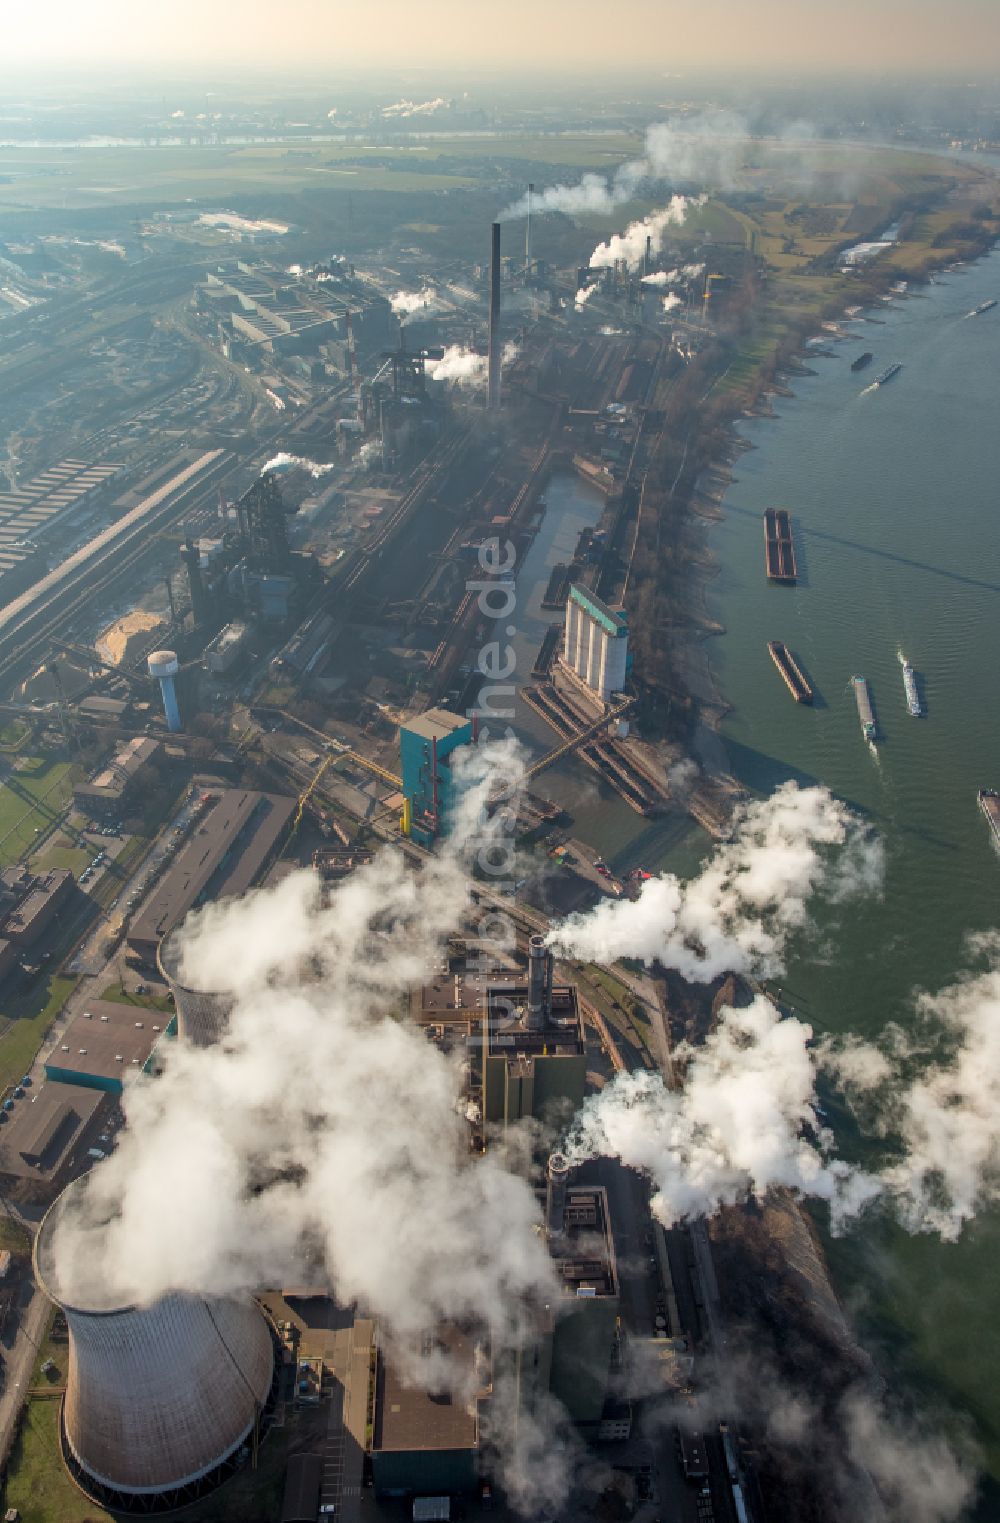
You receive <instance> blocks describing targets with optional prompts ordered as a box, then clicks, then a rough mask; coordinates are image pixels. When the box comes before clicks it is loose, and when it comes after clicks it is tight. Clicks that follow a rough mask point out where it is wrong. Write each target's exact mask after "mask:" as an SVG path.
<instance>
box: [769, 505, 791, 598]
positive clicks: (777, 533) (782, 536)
mask: <svg viewBox="0 0 1000 1523" xmlns="http://www.w3.org/2000/svg"><path fill="white" fill-rule="evenodd" d="M764 567H765V570H766V571H767V579H768V581H769V582H786V583H792V582H794V581H795V578H796V576H797V574H798V573H797V570H796V566H795V546H794V545H793V544H792V526H791V524H790V523H789V520H788V513H787V512H786V510H785V509H784V508H768V509H767V511H766V512H765V514H764Z"/></svg>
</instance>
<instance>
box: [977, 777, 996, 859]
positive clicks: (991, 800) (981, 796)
mask: <svg viewBox="0 0 1000 1523" xmlns="http://www.w3.org/2000/svg"><path fill="white" fill-rule="evenodd" d="M976 798H977V799H978V800H979V807H980V809H981V810H982V811H983V813H984V814H985V816H986V818H987V820H988V822H989V827H990V829H991V830H992V832H993V839H994V841H995V842H996V843H997V845H998V846H1000V793H998V792H997V790H996V789H995V788H980V790H979V792H978V793H977V794H976Z"/></svg>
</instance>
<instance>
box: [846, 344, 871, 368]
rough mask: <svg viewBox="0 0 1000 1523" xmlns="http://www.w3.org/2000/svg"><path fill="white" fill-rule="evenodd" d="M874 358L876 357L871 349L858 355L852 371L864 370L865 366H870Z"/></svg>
mask: <svg viewBox="0 0 1000 1523" xmlns="http://www.w3.org/2000/svg"><path fill="white" fill-rule="evenodd" d="M874 358H875V356H874V355H873V354H872V352H871V350H870V349H866V350H865V352H864V354H859V355H858V357H857V359H856V360H855V361H854V363H853V364H852V366H851V369H852V370H864V368H865V366H866V365H870V364H871V362H872V360H873V359H874Z"/></svg>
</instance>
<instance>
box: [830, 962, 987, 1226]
mask: <svg viewBox="0 0 1000 1523" xmlns="http://www.w3.org/2000/svg"><path fill="white" fill-rule="evenodd" d="M971 951H972V953H973V955H974V956H976V957H979V958H981V959H984V960H985V963H986V966H985V969H984V970H981V971H979V972H970V973H967V974H965V975H964V976H963V977H961V978H959V979H958V980H957V981H956V982H955V983H953V984H951V985H949V986H948V987H947V988H945V989H943V990H942V991H941V992H940V993H938V994H921V995H920V996H919V997H918V1000H917V1010H916V1015H917V1019H916V1023H915V1026H914V1027H913V1029H912V1030H910V1031H908V1032H907V1033H903V1032H902V1031H901V1030H900V1029H898V1028H895V1027H893V1028H890V1030H889V1031H888V1033H887V1034H886V1037H885V1039H884V1042H883V1044H882V1046H881V1047H875V1046H872V1045H871V1044H869V1043H863V1042H858V1041H856V1040H854V1039H851V1038H846V1039H839V1040H838V1039H831V1040H829V1041H827V1042H825V1043H824V1044H823V1049H822V1050H823V1062H824V1065H825V1066H826V1067H827V1068H828V1069H829V1070H830V1071H831V1073H832V1074H833V1076H834V1077H835V1078H836V1080H837V1081H838V1083H839V1084H840V1086H841V1087H842V1089H843V1090H844V1092H845V1094H846V1095H847V1097H848V1099H849V1100H851V1102H852V1103H853V1104H854V1106H855V1108H856V1109H857V1110H858V1113H859V1116H860V1117H861V1119H862V1120H863V1121H864V1122H866V1123H867V1124H868V1125H869V1126H872V1127H874V1128H876V1129H877V1130H878V1131H879V1132H881V1133H882V1134H883V1135H887V1136H889V1137H890V1138H892V1139H893V1140H894V1141H895V1140H897V1139H898V1141H899V1142H900V1143H901V1144H902V1152H901V1156H900V1157H899V1159H898V1161H896V1162H892V1163H890V1164H889V1165H888V1166H887V1167H886V1169H885V1171H884V1176H883V1177H884V1180H885V1184H886V1187H887V1189H888V1190H889V1191H890V1192H891V1193H892V1194H893V1195H894V1196H895V1197H896V1199H897V1202H898V1209H899V1212H900V1214H901V1216H902V1218H903V1221H904V1223H905V1225H906V1226H907V1227H908V1228H909V1230H910V1231H918V1232H923V1231H930V1232H937V1233H939V1234H940V1235H941V1236H942V1237H944V1238H947V1239H949V1240H953V1239H955V1238H957V1237H958V1236H959V1234H960V1233H961V1230H962V1227H963V1225H964V1224H965V1223H966V1222H967V1221H969V1220H970V1219H971V1218H972V1217H973V1216H975V1214H976V1212H977V1211H978V1210H979V1209H980V1208H981V1207H983V1206H984V1205H987V1204H992V1203H994V1202H996V1201H997V1200H998V1199H1000V934H998V933H994V934H992V935H990V936H981V937H976V938H973V939H972V942H971Z"/></svg>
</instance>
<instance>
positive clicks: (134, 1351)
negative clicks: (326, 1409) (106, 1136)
mask: <svg viewBox="0 0 1000 1523" xmlns="http://www.w3.org/2000/svg"><path fill="white" fill-rule="evenodd" d="M81 1187H84V1188H85V1186H84V1182H83V1180H78V1181H75V1182H74V1183H73V1184H72V1185H70V1186H69V1188H68V1189H67V1190H66V1191H64V1193H63V1194H62V1195H61V1196H60V1197H59V1199H58V1200H57V1201H56V1202H55V1204H54V1205H53V1206H52V1207H51V1209H50V1210H49V1212H48V1214H47V1215H46V1216H45V1218H44V1220H43V1221H42V1224H41V1226H40V1228H39V1231H38V1236H37V1238H36V1239H35V1249H34V1267H35V1276H36V1279H37V1280H38V1283H39V1285H40V1286H41V1288H42V1290H44V1292H45V1294H46V1295H47V1296H48V1297H49V1299H50V1300H52V1301H54V1302H55V1303H56V1305H57V1306H59V1307H61V1308H62V1311H63V1313H64V1314H65V1317H66V1323H67V1326H68V1329H69V1365H68V1371H67V1377H66V1394H65V1396H64V1398H63V1406H62V1413H61V1421H60V1445H61V1448H62V1453H63V1459H64V1461H65V1463H66V1465H67V1467H68V1469H69V1470H70V1472H71V1474H72V1475H73V1477H74V1479H75V1480H76V1481H77V1483H78V1485H80V1487H81V1488H82V1489H83V1490H84V1491H85V1492H86V1493H87V1494H88V1495H89V1496H91V1497H93V1498H94V1500H96V1501H98V1502H100V1503H101V1504H102V1505H103V1506H106V1507H108V1508H110V1509H111V1510H112V1511H115V1512H118V1511H121V1512H127V1513H142V1514H149V1513H157V1512H166V1511H169V1510H170V1509H172V1508H176V1507H181V1506H184V1505H186V1504H187V1503H189V1502H192V1501H194V1500H195V1499H196V1498H197V1497H200V1496H204V1495H205V1494H206V1492H208V1491H210V1490H211V1489H212V1488H213V1487H214V1486H216V1485H218V1484H219V1482H220V1481H222V1480H224V1479H225V1478H226V1476H228V1475H229V1474H231V1473H232V1471H233V1470H234V1469H235V1468H236V1467H237V1466H238V1465H239V1464H240V1463H242V1461H243V1460H245V1459H246V1458H247V1455H248V1452H249V1451H252V1450H253V1448H254V1447H255V1445H256V1441H257V1437H258V1434H259V1430H260V1423H261V1418H262V1415H263V1413H264V1410H265V1408H266V1407H267V1405H268V1403H269V1400H270V1395H271V1387H272V1381H273V1377H274V1368H275V1360H274V1346H273V1342H272V1338H271V1332H270V1328H269V1327H268V1324H267V1321H266V1320H265V1318H264V1315H263V1313H262V1312H261V1311H260V1309H259V1307H257V1306H256V1305H255V1304H254V1302H253V1301H252V1300H250V1299H249V1298H248V1297H244V1298H241V1299H236V1298H232V1297H207V1296H195V1295H181V1294H170V1295H166V1296H162V1297H160V1298H159V1299H158V1300H156V1301H153V1302H152V1303H151V1304H150V1305H149V1306H136V1305H128V1304H118V1300H117V1298H116V1297H115V1296H114V1295H113V1294H111V1293H108V1291H107V1290H106V1289H105V1290H104V1291H103V1292H102V1291H99V1290H98V1291H97V1292H96V1293H94V1294H88V1295H86V1296H80V1295H76V1296H74V1297H73V1298H72V1300H71V1299H70V1298H69V1297H67V1296H66V1294H65V1293H64V1292H63V1289H62V1287H61V1284H60V1278H59V1271H58V1268H57V1265H56V1262H55V1257H54V1254H53V1231H54V1229H55V1227H56V1225H57V1223H58V1220H59V1217H60V1216H61V1214H62V1212H63V1211H64V1210H65V1208H66V1203H67V1198H68V1197H70V1196H71V1195H72V1194H74V1193H75V1192H77V1191H79V1190H80V1189H81ZM78 1302H82V1303H83V1304H75V1303H78Z"/></svg>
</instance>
